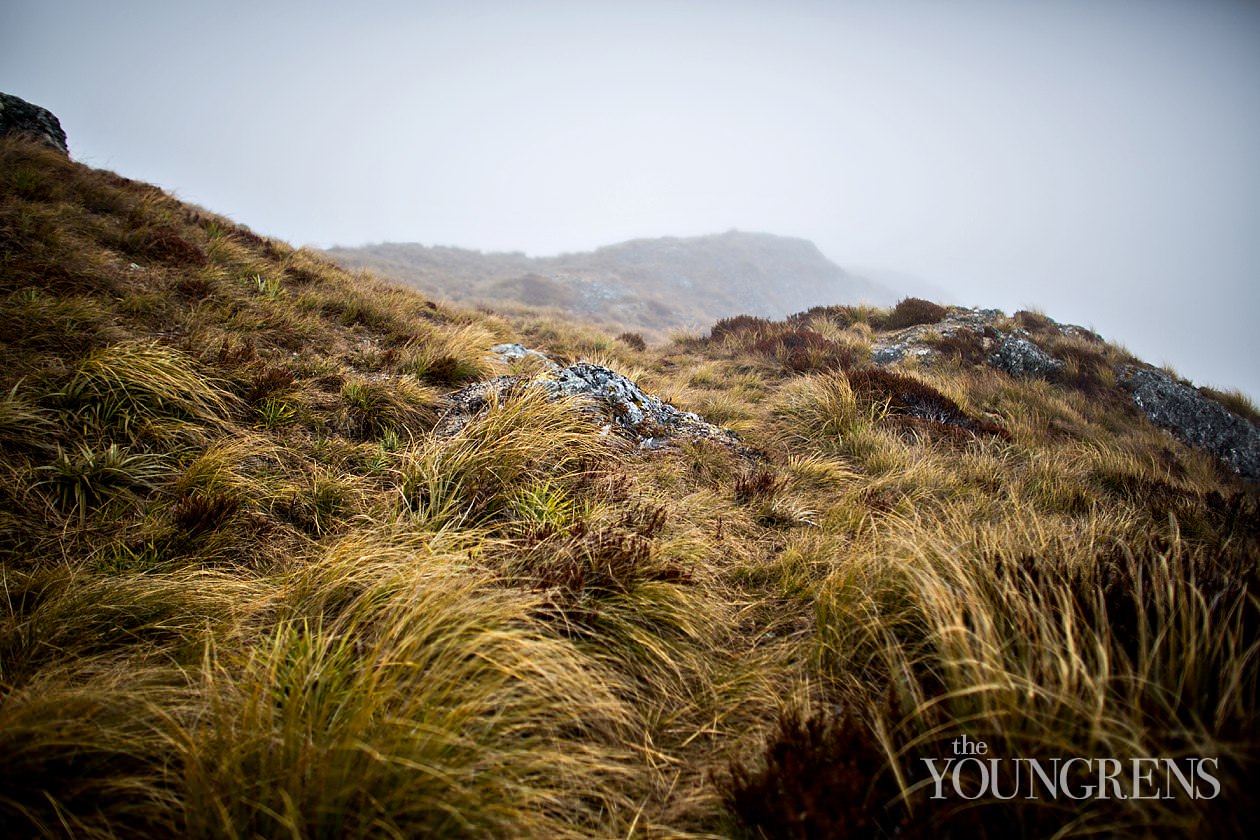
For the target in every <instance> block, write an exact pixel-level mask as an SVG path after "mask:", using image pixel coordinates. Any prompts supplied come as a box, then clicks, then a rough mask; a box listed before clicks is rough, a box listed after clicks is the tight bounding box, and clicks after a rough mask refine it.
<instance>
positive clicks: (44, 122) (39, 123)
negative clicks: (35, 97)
mask: <svg viewBox="0 0 1260 840" xmlns="http://www.w3.org/2000/svg"><path fill="white" fill-rule="evenodd" d="M10 134H21V135H25V136H27V137H31V138H34V139H36V140H42V141H43V142H45V143H47V144H48V145H50V146H53V147H54V148H56V149H59V150H61V151H62V152H64V153H65V154H67V155H69V154H70V147H69V146H67V145H66V133H65V132H64V131H62V130H61V121H60V120H58V119H57V117H56V116H55V115H54V114H53V113H52V112H51V111H49V110H47V109H45V108H41V107H39V106H38V105H32V104H31V103H29V102H27V101H26V100H25V99H19V98H18V97H16V96H13V95H12V94H8V93H0V137H3V136H7V135H10Z"/></svg>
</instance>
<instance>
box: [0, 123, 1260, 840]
mask: <svg viewBox="0 0 1260 840" xmlns="http://www.w3.org/2000/svg"><path fill="white" fill-rule="evenodd" d="M619 259H628V258H626V257H625V256H624V255H623V256H622V257H619ZM574 320H575V319H573V318H567V319H550V318H544V317H537V316H534V315H522V316H520V317H512V318H507V317H501V316H498V315H492V314H487V313H482V312H469V311H462V310H459V309H456V308H453V307H451V306H447V305H441V304H437V303H434V302H432V301H430V300H427V299H425V298H424V297H422V296H421V295H419V294H417V293H416V292H414V291H411V290H405V289H402V288H399V287H396V286H390V285H387V284H385V283H382V282H379V281H377V280H375V279H373V278H372V277H370V276H368V275H365V274H352V273H350V272H348V271H346V270H344V269H341V268H338V267H336V266H335V265H332V264H330V263H328V262H326V261H324V260H323V259H322V258H320V257H319V256H318V255H316V254H313V253H309V252H305V251H300V250H295V249H292V248H290V247H288V246H287V245H285V244H284V243H280V242H275V241H272V240H268V239H265V238H263V237H260V236H258V235H256V234H254V233H252V232H250V231H249V230H248V229H246V228H243V227H241V226H239V225H238V224H236V223H234V222H232V221H231V220H228V219H224V218H222V217H218V216H215V215H214V214H211V213H207V212H205V211H203V210H200V209H198V208H195V207H190V206H187V205H184V204H181V203H180V202H178V201H176V200H175V199H173V198H171V197H170V196H167V195H164V194H163V193H161V192H160V191H159V190H157V189H155V188H153V187H150V186H147V185H144V184H139V183H136V182H133V181H129V180H127V179H125V178H121V177H119V176H117V175H114V174H112V173H108V172H101V171H96V170H92V169H89V168H87V167H84V166H81V165H79V164H76V163H74V162H72V161H70V160H69V159H67V158H66V157H65V155H64V154H63V153H61V152H59V151H57V150H55V149H52V148H48V147H45V146H41V145H36V144H33V143H31V142H28V141H25V140H13V139H5V140H3V141H0V581H2V582H3V586H2V587H0V606H2V607H3V609H0V755H3V756H4V759H5V760H4V761H3V762H0V825H3V826H4V828H5V829H6V831H7V832H8V833H10V834H12V835H14V836H65V835H73V836H101V837H112V836H120V837H121V836H127V837H131V836H154V837H169V836H181V837H223V836H250V837H253V836H260V837H272V836H304V837H305V836H406V837H410V836H438V837H503V838H518V837H539V838H590V837H607V838H612V837H628V836H648V837H675V838H683V837H697V838H699V837H714V836H717V837H740V838H751V837H759V836H771V837H780V836H786V837H845V836H858V837H870V836H897V837H916V836H917V837H936V836H976V837H984V836H988V837H1010V836H1030V837H1033V836H1036V837H1042V836H1051V835H1054V834H1056V832H1058V833H1059V836H1072V835H1080V834H1091V835H1094V836H1098V835H1103V836H1132V837H1145V836H1150V835H1152V834H1154V833H1157V832H1158V833H1176V832H1180V833H1183V834H1188V835H1189V834H1200V835H1207V834H1211V835H1217V836H1239V835H1243V836H1246V834H1247V832H1248V830H1250V829H1254V822H1255V820H1256V817H1257V814H1260V808H1257V802H1256V800H1255V797H1256V794H1255V787H1254V785H1253V784H1252V783H1251V780H1252V779H1254V778H1255V777H1256V773H1257V770H1260V739H1258V737H1257V731H1256V722H1257V708H1260V705H1258V704H1257V700H1260V696H1258V684H1260V657H1257V652H1258V651H1260V607H1258V605H1257V592H1260V589H1258V587H1257V564H1258V562H1260V526H1258V523H1260V496H1258V494H1257V491H1256V487H1255V485H1254V484H1252V483H1247V482H1245V481H1243V480H1242V479H1240V478H1239V476H1238V475H1237V474H1236V472H1235V469H1234V468H1233V467H1232V465H1231V464H1230V463H1229V462H1228V461H1227V460H1222V459H1223V458H1224V455H1222V456H1221V457H1217V456H1216V455H1211V454H1207V453H1205V452H1204V451H1202V450H1201V449H1200V448H1198V447H1200V446H1201V445H1202V444H1201V441H1202V440H1203V439H1204V438H1203V437H1202V436H1199V435H1188V436H1186V437H1185V440H1186V441H1189V442H1190V443H1186V442H1183V440H1182V439H1179V438H1178V437H1177V436H1175V435H1174V434H1171V433H1169V432H1168V431H1166V430H1165V429H1163V428H1160V427H1159V426H1156V425H1155V424H1154V423H1152V422H1151V420H1150V419H1148V416H1147V414H1146V413H1144V412H1145V410H1144V408H1139V404H1138V403H1139V402H1140V401H1141V400H1146V399H1148V397H1150V398H1155V397H1159V395H1160V394H1162V393H1164V392H1167V393H1171V394H1173V395H1174V397H1175V398H1176V399H1178V400H1181V399H1190V397H1189V396H1187V394H1186V393H1185V392H1184V391H1182V390H1180V388H1181V387H1185V388H1188V387H1189V386H1184V385H1183V383H1175V382H1173V384H1174V385H1177V386H1179V387H1177V388H1172V387H1165V383H1163V381H1162V380H1161V381H1160V382H1159V383H1158V387H1155V388H1151V389H1147V388H1146V386H1145V385H1143V384H1141V383H1145V382H1146V381H1147V380H1148V379H1150V378H1151V377H1153V376H1154V374H1153V373H1150V372H1152V371H1153V369H1152V368H1149V367H1148V366H1145V365H1142V364H1141V362H1140V361H1139V360H1137V359H1134V358H1133V357H1132V356H1130V355H1129V354H1127V353H1125V352H1124V351H1123V350H1122V349H1120V348H1118V347H1115V346H1112V345H1109V344H1107V343H1106V342H1104V341H1102V340H1101V339H1099V338H1098V337H1097V336H1093V335H1092V334H1086V333H1085V331H1080V330H1078V328H1072V327H1069V326H1064V325H1058V324H1054V323H1053V322H1052V321H1050V320H1049V319H1048V318H1045V317H1044V316H1040V315H1037V314H1036V313H1017V314H1016V315H1015V316H1012V317H1006V316H1005V315H1003V314H1002V313H998V312H991V311H990V312H985V311H980V312H977V311H972V310H959V309H946V308H943V307H937V306H934V305H932V304H929V303H926V302H924V301H914V300H909V301H903V302H902V303H900V304H899V305H898V306H897V307H895V308H892V309H876V308H872V307H860V306H831V307H822V308H817V309H814V310H812V311H808V312H803V313H799V314H797V315H795V316H792V317H789V318H787V319H785V320H774V321H771V320H767V319H758V318H752V317H742V318H731V319H728V320H725V321H722V322H719V323H717V324H715V325H714V326H713V328H712V329H711V330H709V331H707V335H704V336H692V337H690V338H685V339H679V340H677V341H673V342H671V343H669V344H667V345H665V346H662V347H659V348H654V349H650V350H649V349H635V347H633V346H631V344H630V343H629V342H626V341H619V340H617V339H614V338H612V337H611V336H610V335H608V334H605V333H601V332H599V331H598V330H594V329H589V328H586V327H584V326H580V325H579V326H575V325H574V323H573V321H574ZM517 343H519V344H520V345H523V347H516V346H513V345H514V344H517ZM491 348H496V349H493V350H492V349H491ZM525 348H529V349H531V350H534V351H535V352H534V353H529V352H526V350H525ZM544 356H545V357H546V358H544ZM565 371H567V373H565ZM610 371H617V372H620V373H621V374H624V377H621V376H615V375H612V374H611V373H610ZM1133 371H1143V372H1148V373H1149V375H1147V373H1143V374H1141V375H1134V374H1133ZM1163 375H1164V376H1165V377H1166V378H1167V379H1168V380H1169V381H1170V382H1171V381H1172V380H1171V377H1168V376H1167V374H1163ZM578 379H581V380H582V381H581V382H578V381H576V380H578ZM1132 381H1138V382H1139V385H1132V384H1131V383H1132ZM636 383H637V385H636ZM1190 390H1193V389H1190ZM1148 391H1149V393H1148ZM1195 393H1197V394H1199V396H1200V397H1202V398H1204V399H1210V400H1212V402H1213V404H1214V405H1217V406H1219V407H1220V408H1221V410H1222V411H1225V412H1227V414H1228V415H1229V417H1230V418H1232V419H1231V420H1230V421H1229V422H1228V423H1226V424H1224V425H1226V426H1228V427H1229V429H1230V430H1233V431H1235V432H1237V431H1238V429H1242V428H1243V427H1239V426H1237V425H1236V424H1235V421H1237V423H1243V424H1246V425H1247V426H1249V427H1251V428H1254V419H1255V416H1254V415H1255V410H1254V407H1252V406H1250V405H1249V404H1248V403H1246V401H1245V400H1243V399H1242V398H1240V397H1238V396H1237V395H1211V394H1202V393H1199V392H1195ZM1135 395H1140V399H1136V400H1135ZM658 398H659V399H658ZM1226 404H1228V408H1227V407H1226ZM592 406H594V408H595V410H592ZM684 412H695V413H696V414H697V415H699V416H700V417H703V418H705V419H707V420H708V421H711V422H713V423H716V424H720V425H721V426H724V427H725V428H726V430H727V431H722V430H720V429H715V428H714V427H712V426H706V425H704V424H702V423H701V421H699V420H698V419H694V418H692V417H690V416H688V415H687V414H685V413H684ZM1160 416H1161V417H1162V416H1164V415H1162V414H1161V415H1160ZM1170 422H1173V423H1174V424H1175V423H1179V422H1183V421H1182V420H1175V421H1170ZM688 430H703V432H704V433H696V434H690V433H688ZM1231 433H1232V432H1231ZM1238 433H1239V434H1245V433H1246V432H1245V429H1243V431H1241V432H1238ZM733 435H738V436H739V440H738V441H736V440H735V438H734V437H733ZM1191 444H1192V445H1191ZM1227 454H1228V453H1227ZM963 737H966V738H967V739H968V742H969V743H971V744H977V743H979V742H981V741H982V742H984V743H985V745H986V747H985V748H986V753H985V754H986V756H987V757H989V758H990V759H991V760H994V761H997V762H999V764H998V765H983V767H984V768H986V769H985V770H984V771H982V770H981V766H982V765H981V764H980V763H979V762H968V763H966V764H965V765H962V766H960V762H958V761H957V759H958V757H959V753H958V752H957V750H958V746H957V745H958V743H960V741H961V739H962V738H963ZM1034 759H1035V760H1037V761H1039V762H1041V764H1040V765H1039V766H1041V767H1042V768H1043V769H1045V770H1046V772H1047V773H1049V774H1050V775H1052V776H1054V779H1055V789H1054V790H1053V791H1050V790H1047V789H1046V787H1044V786H1042V787H1039V788H1037V789H1036V790H1035V791H1033V792H1034V793H1036V794H1037V795H1036V796H1034V797H1029V796H1017V797H1015V798H999V797H998V796H995V795H994V794H995V793H998V792H999V791H995V789H994V788H993V787H992V784H990V785H989V786H987V787H982V785H983V783H984V780H985V778H986V775H985V773H986V772H987V773H988V774H989V775H988V776H987V778H988V779H989V781H990V783H992V782H993V780H994V779H997V780H999V783H1000V785H1001V790H1000V793H1001V794H1002V796H1007V795H1009V791H1010V787H1011V786H1012V785H1014V784H1022V785H1028V784H1032V783H1034V782H1035V783H1036V784H1038V785H1040V784H1041V782H1037V781H1036V778H1037V777H1035V776H1031V773H1032V771H1031V768H1030V765H1028V764H1027V763H1017V762H1027V761H1031V760H1034ZM1068 759H1079V761H1076V762H1073V763H1072V764H1070V765H1068V767H1069V769H1068V770H1065V771H1064V775H1063V776H1062V777H1059V776H1057V775H1055V770H1056V769H1057V768H1060V767H1061V766H1063V764H1064V762H1065V761H1067V760H1068ZM1134 759H1138V760H1140V761H1139V764H1137V765H1135V764H1134ZM951 760H953V763H952V764H947V762H950V761H951ZM929 761H930V762H935V763H934V764H928V763H925V762H929ZM1142 761H1145V762H1146V763H1141V762H1142ZM1112 762H1115V764H1114V765H1113V764H1112ZM1150 762H1154V763H1153V764H1152V763H1150ZM1170 762H1171V764H1170ZM1135 766H1136V767H1137V768H1138V772H1140V773H1141V774H1146V772H1147V771H1148V770H1149V771H1152V772H1151V773H1150V775H1149V777H1148V778H1147V779H1146V780H1143V779H1142V778H1139V779H1136V780H1135V779H1134V775H1135V771H1134V769H1133V768H1134V767H1135ZM992 767H996V769H991V770H990V769H988V768H992ZM1171 767H1175V771H1176V772H1175V773H1174V772H1173V771H1172V769H1170V768H1171ZM942 768H948V770H947V771H942ZM1047 768H1050V769H1047ZM1073 768H1074V769H1073ZM1117 768H1119V769H1117ZM1018 769H1022V772H1023V775H1021V776H1020V777H1019V779H1020V781H1018V782H1017V780H1016V777H1015V776H1014V774H1015V773H1016V772H1017V770H1018ZM955 771H957V772H958V773H959V775H957V776H954V775H953V774H954V772H955ZM941 772H945V773H946V775H943V776H941V779H942V780H943V782H942V784H941V785H939V786H937V785H935V784H934V781H933V780H934V776H935V775H936V774H937V773H941ZM1078 773H1079V774H1078ZM1100 774H1102V776H1105V778H1103V779H1102V780H1101V781H1100ZM1030 777H1031V778H1032V779H1033V781H1030ZM1183 778H1184V779H1186V782H1185V784H1183V783H1182V781H1180V780H1181V779H1183ZM955 780H956V784H957V785H958V787H957V788H955V787H954V785H955ZM1156 787H1157V788H1158V793H1159V796H1158V797H1157V798H1134V794H1143V795H1148V796H1149V795H1151V793H1152V789H1153V788H1156ZM1104 790H1105V791H1106V795H1100V791H1104ZM959 791H961V793H962V794H965V797H964V796H963V795H961V794H960V793H959ZM1117 791H1118V792H1120V793H1123V794H1124V796H1123V797H1121V796H1118V795H1115V793H1116V792H1117ZM938 792H939V794H940V795H939V796H934V794H935V793H938Z"/></svg>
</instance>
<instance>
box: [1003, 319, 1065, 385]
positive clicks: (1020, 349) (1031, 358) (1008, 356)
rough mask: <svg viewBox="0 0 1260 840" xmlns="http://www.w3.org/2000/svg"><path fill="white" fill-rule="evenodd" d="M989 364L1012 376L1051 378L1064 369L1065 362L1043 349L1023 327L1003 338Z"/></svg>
mask: <svg viewBox="0 0 1260 840" xmlns="http://www.w3.org/2000/svg"><path fill="white" fill-rule="evenodd" d="M989 364H991V365H993V366H994V367H995V368H997V369H998V370H1003V371H1006V372H1007V373H1009V374H1010V375H1011V376H1020V377H1025V378H1040V379H1049V378H1050V377H1051V376H1053V375H1054V374H1056V373H1058V372H1059V371H1060V370H1062V369H1063V362H1061V361H1059V360H1058V359H1056V358H1054V357H1053V356H1051V355H1050V354H1049V353H1047V352H1046V351H1045V350H1042V349H1041V348H1040V347H1038V346H1037V345H1036V344H1034V343H1033V341H1032V340H1031V339H1030V338H1029V337H1028V333H1026V332H1024V331H1023V330H1021V329H1017V330H1015V331H1014V332H1012V333H1010V334H1009V335H1007V336H1006V338H1004V339H1002V343H1001V344H999V345H998V348H997V351H996V352H995V353H994V354H993V355H992V356H990V357H989Z"/></svg>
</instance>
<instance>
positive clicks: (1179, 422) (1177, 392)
mask: <svg viewBox="0 0 1260 840" xmlns="http://www.w3.org/2000/svg"><path fill="white" fill-rule="evenodd" d="M1119 381H1120V384H1121V385H1123V386H1124V387H1125V389H1127V390H1128V391H1129V393H1130V394H1132V396H1133V401H1134V402H1135V403H1137V406H1138V407H1139V408H1140V409H1142V411H1143V412H1144V413H1145V414H1146V416H1147V417H1149V418H1150V419H1151V422H1153V423H1155V424H1156V425H1157V426H1162V427H1164V428H1165V429H1168V430H1169V431H1170V432H1172V433H1173V435H1174V436H1176V437H1177V438H1179V439H1180V440H1181V441H1183V442H1184V443H1186V444H1188V445H1190V446H1193V447H1195V448H1197V449H1201V450H1203V451H1204V452H1208V453H1210V454H1212V455H1215V456H1216V457H1218V458H1220V459H1221V460H1222V461H1224V462H1225V463H1226V464H1227V465H1228V466H1229V467H1230V468H1231V469H1232V470H1233V471H1234V472H1236V473H1238V474H1239V475H1240V476H1242V477H1243V478H1246V479H1249V480H1251V481H1257V480H1260V429H1257V428H1256V426H1255V425H1253V424H1252V423H1251V422H1250V421H1248V420H1245V419H1244V418H1242V417H1239V416H1238V415H1237V414H1234V413H1233V412H1232V411H1230V410H1229V409H1227V408H1225V406H1223V405H1221V404H1220V403H1218V402H1216V401H1215V400H1212V399H1209V398H1208V397H1205V396H1204V395H1203V394H1201V393H1200V392H1198V391H1196V390H1195V389H1194V388H1191V387H1190V386H1189V385H1183V384H1182V383H1180V382H1177V381H1176V380H1175V379H1173V378H1172V377H1170V376H1169V375H1168V374H1166V373H1164V372H1163V371H1160V370H1155V369H1153V368H1140V367H1123V368H1121V369H1120V371H1119Z"/></svg>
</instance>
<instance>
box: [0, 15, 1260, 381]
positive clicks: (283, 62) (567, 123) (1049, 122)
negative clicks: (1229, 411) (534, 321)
mask: <svg viewBox="0 0 1260 840" xmlns="http://www.w3.org/2000/svg"><path fill="white" fill-rule="evenodd" d="M0 90H4V91H6V92H9V93H13V94H16V95H18V96H21V97H23V98H25V99H28V100H30V101H33V102H35V103H37V104H40V105H43V106H45V107H47V108H49V109H50V110H52V111H53V112H54V113H56V114H57V115H58V117H59V118H60V119H61V122H62V125H63V126H64V127H65V129H66V131H67V133H68V135H69V138H70V147H71V153H72V154H73V155H74V156H75V157H76V158H77V159H79V160H81V161H84V162H86V163H89V164H91V165H93V166H98V167H105V168H109V169H113V170H115V171H117V172H119V173H121V174H123V175H127V176H129V177H132V178H138V179H142V180H147V181H151V182H154V183H157V184H160V185H161V186H163V187H166V188H168V189H170V190H173V191H174V192H175V193H176V194H178V195H179V196H180V197H182V198H184V199H186V200H189V201H193V202H195V203H198V204H201V205H203V206H205V207H207V208H209V209H212V210H215V211H217V212H220V213H224V214H226V215H229V216H231V217H232V218H234V219H236V220H237V221H240V222H243V223H245V224H247V225H249V226H250V227H252V228H254V229H255V230H257V231H259V232H261V233H265V234H268V235H272V236H277V237H281V238H283V239H286V240H289V241H291V242H293V243H295V244H313V245H317V246H328V245H333V244H342V245H358V244H363V243H367V242H380V241H409V242H423V243H425V244H430V245H433V244H438V245H459V246H464V247H470V248H478V249H482V250H520V251H526V252H528V253H530V254H535V255H540V254H551V253H557V252H562V251H577V250H587V249H590V248H594V247H597V246H599V245H605V244H610V243H613V242H618V241H621V240H625V239H629V238H633V237H642V236H662V235H675V236H686V235H694V234H704V233H716V232H721V231H724V230H728V229H731V228H737V229H740V230H747V231H766V232H770V233H778V234H783V235H789V236H802V237H805V238H808V239H811V240H813V241H814V242H815V243H816V244H817V245H818V246H819V247H820V248H821V249H822V250H823V252H824V253H825V254H827V256H829V257H830V258H831V259H833V260H834V261H835V262H837V263H839V264H840V265H842V266H845V267H848V268H856V269H872V270H879V271H887V272H900V273H904V274H909V275H913V276H917V277H919V278H922V279H923V280H925V281H928V282H930V283H932V284H935V285H936V286H939V287H942V288H943V289H944V290H946V293H947V297H948V298H949V299H950V300H951V301H952V302H957V303H963V304H968V305H981V306H994V307H1000V308H1003V309H1006V310H1007V311H1008V312H1010V311H1013V310H1015V309H1018V308H1021V307H1029V306H1037V307H1040V308H1042V309H1044V310H1045V311H1046V312H1048V313H1049V314H1050V315H1052V316H1053V317H1055V318H1058V319H1060V320H1065V321H1070V322H1075V323H1081V324H1086V325H1092V326H1094V327H1095V328H1096V329H1097V330H1099V331H1100V332H1102V333H1103V334H1104V335H1105V336H1106V337H1107V338H1109V339H1113V340H1116V341H1119V342H1121V343H1123V344H1125V345H1126V346H1127V347H1128V348H1129V349H1130V350H1132V351H1134V352H1135V353H1137V354H1138V355H1140V356H1142V357H1143V358H1145V359H1147V360H1148V361H1151V362H1154V363H1156V364H1160V363H1170V364H1172V365H1173V366H1174V367H1175V368H1176V369H1177V370H1178V371H1179V372H1180V373H1182V374H1183V375H1185V376H1188V377H1190V378H1192V379H1194V380H1195V381H1196V382H1198V383H1200V384H1213V385H1218V386H1224V387H1235V388H1241V389H1242V390H1244V391H1246V392H1248V393H1250V394H1251V395H1252V396H1253V398H1254V397H1256V396H1260V365H1258V364H1257V360H1260V326H1258V325H1257V323H1256V320H1257V316H1260V3H1257V2H1254V0H1252V1H1248V2H1245V1H1244V0H1181V1H1180V2H1172V0H1131V2H1124V0H1055V1H1053V2H1052V0H1044V1H1043V2H1038V1H1037V0H1005V2H998V1H997V0H992V1H990V2H985V1H984V0H956V1H954V2H951V1H950V0H936V2H909V1H908V0H903V1H900V2H899V1H897V0H887V1H886V2H873V0H871V1H869V2H806V1H805V0H798V1H797V2H791V1H790V0H778V2H757V3H753V2H738V0H724V1H723V2H700V1H697V2H686V1H685V0H674V2H653V0H634V2H598V0H587V1H586V2H558V1H556V2H526V0H517V2H479V1H478V0H464V2H458V3H456V2H446V3H433V2H370V1H368V2H358V3H355V4H350V3H319V2H303V3H281V2H263V1H262V0H256V2H249V3H245V2H235V0H218V2H215V3H182V2H176V1H175V0H172V1H171V2H162V3H158V2H126V0H114V1H113V2H59V1H58V0H3V2H0Z"/></svg>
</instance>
